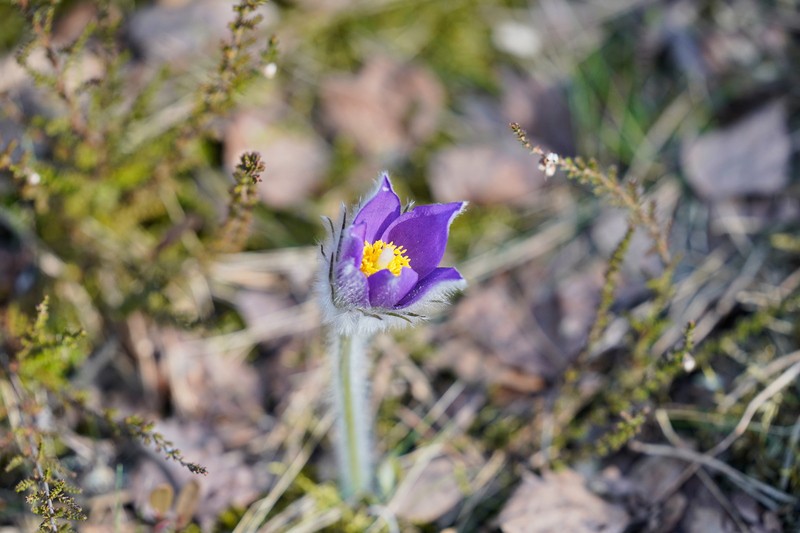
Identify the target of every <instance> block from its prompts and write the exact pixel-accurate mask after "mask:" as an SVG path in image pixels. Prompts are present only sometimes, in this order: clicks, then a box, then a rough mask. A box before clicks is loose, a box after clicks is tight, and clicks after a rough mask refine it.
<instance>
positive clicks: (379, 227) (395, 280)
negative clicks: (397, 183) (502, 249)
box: [323, 173, 466, 321]
mask: <svg viewBox="0 0 800 533" xmlns="http://www.w3.org/2000/svg"><path fill="white" fill-rule="evenodd" d="M465 206H466V202H453V203H448V204H432V205H423V206H417V207H414V208H413V209H410V210H407V211H405V212H402V211H401V206H400V199H399V198H398V197H397V194H395V192H394V190H393V189H392V183H391V181H389V176H388V175H387V174H386V173H384V174H382V175H381V177H380V178H379V180H378V186H377V188H376V190H375V192H374V193H373V195H372V196H371V197H370V198H369V199H367V200H366V201H365V202H363V203H362V205H361V207H360V208H359V209H358V210H357V211H356V213H355V216H354V217H353V218H352V222H351V221H349V220H348V217H347V216H344V217H343V221H342V225H341V227H340V228H339V229H338V231H337V230H336V229H335V228H334V226H333V224H332V223H331V231H332V234H333V236H332V242H331V244H332V246H330V247H328V249H327V250H326V249H325V247H323V257H324V259H325V261H326V264H327V272H326V273H325V275H326V276H327V280H325V282H326V285H328V286H329V290H328V291H326V292H327V293H328V294H327V295H328V296H329V297H330V301H331V303H332V308H329V309H328V314H329V317H328V318H329V321H332V320H334V319H335V316H330V315H331V314H333V315H339V316H341V315H342V314H348V313H353V312H356V313H360V314H361V315H363V316H367V317H372V318H379V319H381V320H384V319H390V318H392V317H394V318H401V319H406V320H409V319H414V318H424V317H423V316H422V315H420V313H424V312H426V310H427V308H428V307H429V306H430V304H431V303H441V300H442V298H443V297H445V296H447V295H449V294H450V293H452V292H454V291H456V290H459V289H461V288H463V287H464V286H465V282H464V278H462V277H461V274H459V273H458V271H457V270H456V269H455V268H452V267H440V266H439V262H440V261H441V260H442V256H443V255H444V251H445V247H446V246H447V236H448V233H449V230H450V223H451V222H452V221H453V219H454V218H455V217H456V216H457V215H458V214H459V213H461V212H462V211H463V210H464V207H465ZM328 307H331V306H328ZM351 318H352V317H351Z"/></svg>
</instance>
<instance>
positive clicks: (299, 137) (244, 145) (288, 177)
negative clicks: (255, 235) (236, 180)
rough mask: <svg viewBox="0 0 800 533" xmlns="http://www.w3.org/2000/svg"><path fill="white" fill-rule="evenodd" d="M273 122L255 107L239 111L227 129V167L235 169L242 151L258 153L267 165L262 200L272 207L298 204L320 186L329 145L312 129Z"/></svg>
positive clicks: (326, 166) (261, 190) (225, 157)
mask: <svg viewBox="0 0 800 533" xmlns="http://www.w3.org/2000/svg"><path fill="white" fill-rule="evenodd" d="M272 122H273V119H272V117H270V116H268V115H267V114H259V113H256V112H253V111H252V110H251V111H243V112H241V113H239V114H237V115H236V116H235V117H234V118H233V119H232V120H231V121H230V122H229V123H228V126H227V128H226V131H225V151H224V161H225V167H226V168H227V169H228V170H229V171H233V168H234V167H235V166H236V164H237V163H238V162H239V157H240V156H241V154H242V153H243V152H245V151H252V150H255V151H257V152H259V153H260V154H261V159H262V160H263V161H264V164H265V165H266V170H265V172H264V176H263V181H262V183H260V184H259V185H258V188H257V190H258V194H259V196H260V197H261V199H262V200H263V201H264V203H265V204H267V205H269V206H271V207H276V208H287V207H292V206H296V205H299V204H301V203H303V202H305V201H306V200H307V199H308V198H309V196H310V195H311V194H312V192H313V191H314V190H315V189H316V188H318V187H319V186H320V184H321V183H322V179H323V178H324V176H325V173H326V172H327V170H328V163H329V160H330V155H329V153H328V149H327V145H326V144H325V143H324V142H323V141H322V140H321V139H319V138H318V137H316V136H314V135H313V134H312V133H311V132H300V131H293V130H292V129H290V128H287V127H278V126H276V125H274V124H272Z"/></svg>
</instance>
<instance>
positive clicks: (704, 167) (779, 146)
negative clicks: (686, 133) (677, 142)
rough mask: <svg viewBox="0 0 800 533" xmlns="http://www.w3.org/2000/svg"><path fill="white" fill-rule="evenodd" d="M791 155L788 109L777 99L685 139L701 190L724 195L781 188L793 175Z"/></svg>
mask: <svg viewBox="0 0 800 533" xmlns="http://www.w3.org/2000/svg"><path fill="white" fill-rule="evenodd" d="M790 154H791V141H790V139H789V132H788V130H787V126H786V109H785V106H784V104H783V102H781V101H777V102H773V103H770V104H768V105H766V106H764V107H762V108H760V109H758V110H757V111H755V112H754V113H752V114H750V115H749V116H747V117H745V118H744V119H743V120H740V121H739V122H737V123H735V124H733V125H731V126H729V127H727V128H724V129H720V130H716V131H712V132H709V133H707V134H705V135H702V136H701V137H699V138H697V139H695V140H694V141H692V142H688V143H686V144H684V146H683V154H682V159H683V168H684V170H685V172H686V178H687V179H688V181H689V184H690V185H691V186H692V188H694V190H695V191H696V192H697V194H698V195H700V196H701V197H703V198H705V199H707V200H722V199H727V198H731V197H736V196H746V195H770V194H777V193H779V192H780V191H782V190H783V189H784V188H785V187H786V185H787V183H788V180H789V174H788V171H789V156H790Z"/></svg>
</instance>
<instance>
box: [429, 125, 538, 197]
mask: <svg viewBox="0 0 800 533" xmlns="http://www.w3.org/2000/svg"><path fill="white" fill-rule="evenodd" d="M428 176H429V182H430V186H431V191H432V192H433V197H434V198H435V199H436V201H438V202H453V201H457V200H469V201H470V202H474V203H478V204H484V205H491V204H508V203H514V204H525V203H528V202H530V200H531V199H532V195H533V194H534V193H536V191H538V190H539V188H540V187H541V186H542V184H543V183H544V174H543V173H542V172H541V171H540V170H538V169H537V168H536V165H535V161H534V159H533V158H531V157H530V155H529V154H527V153H526V152H525V150H522V149H520V146H519V144H518V143H516V142H515V141H514V140H513V139H509V140H508V141H505V142H491V143H482V144H472V145H462V146H455V147H452V148H446V149H444V150H442V151H441V152H439V153H438V154H436V155H435V156H434V158H433V160H432V161H431V164H430V167H429V171H428Z"/></svg>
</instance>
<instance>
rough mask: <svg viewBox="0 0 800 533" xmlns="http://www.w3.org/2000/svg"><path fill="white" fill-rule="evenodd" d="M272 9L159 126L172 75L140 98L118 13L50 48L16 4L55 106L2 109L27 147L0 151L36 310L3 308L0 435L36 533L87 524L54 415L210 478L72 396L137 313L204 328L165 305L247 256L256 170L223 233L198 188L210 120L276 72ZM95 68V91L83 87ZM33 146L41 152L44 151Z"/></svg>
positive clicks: (233, 202)
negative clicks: (196, 276)
mask: <svg viewBox="0 0 800 533" xmlns="http://www.w3.org/2000/svg"><path fill="white" fill-rule="evenodd" d="M263 3H264V2H261V1H254V0H242V1H241V2H239V3H238V4H236V5H235V6H234V17H233V20H232V21H231V23H230V24H229V31H230V33H229V37H228V38H227V39H226V40H224V41H223V43H222V44H221V47H220V50H219V54H220V59H219V62H218V64H217V66H216V67H215V68H214V69H213V70H212V71H211V72H208V73H207V76H206V78H205V79H206V80H207V81H206V82H205V83H203V84H200V85H199V86H198V85H197V84H185V85H184V86H186V87H194V88H193V89H191V91H192V92H189V93H187V94H185V95H179V96H181V97H185V98H187V99H188V100H189V101H191V102H192V105H191V106H190V107H188V108H186V112H185V113H184V114H183V115H182V116H181V117H180V118H179V119H178V120H171V121H167V122H164V121H157V120H155V117H156V116H163V115H159V113H161V112H163V111H164V106H170V105H172V103H173V99H174V97H175V95H174V94H173V93H172V92H171V91H174V90H175V86H171V85H167V84H166V83H165V81H166V80H167V79H168V78H169V76H170V74H171V73H170V72H169V71H168V69H167V68H162V69H161V70H158V71H150V72H148V73H147V74H145V79H144V81H143V82H140V83H132V80H131V79H130V69H127V68H126V66H127V65H128V64H129V63H130V62H131V55H130V52H129V51H128V50H126V49H125V48H124V45H123V43H122V42H121V40H120V39H119V34H120V29H121V24H122V22H123V20H124V11H125V9H126V7H125V6H122V5H118V4H117V3H115V2H108V1H103V2H97V3H95V4H93V6H92V8H93V9H94V14H93V17H92V19H91V21H90V22H89V23H88V24H86V26H85V28H84V29H83V30H82V31H81V33H80V35H79V36H78V37H77V38H76V39H75V40H74V41H72V42H69V43H66V44H64V43H56V40H55V39H54V25H55V23H56V21H57V19H58V17H59V14H60V12H61V9H62V7H63V5H62V3H61V2H60V1H59V0H31V1H28V0H16V1H14V2H13V6H14V8H16V10H17V11H16V14H15V16H18V17H21V19H22V20H24V22H25V23H24V25H23V36H22V43H23V44H21V45H20V46H19V47H18V48H17V52H16V59H17V62H18V63H19V65H21V66H22V67H23V68H24V69H25V71H26V72H27V74H28V76H29V77H30V79H31V80H33V82H34V83H35V85H36V86H37V88H38V89H39V90H40V91H42V93H43V94H45V95H47V99H46V104H47V105H48V106H52V112H51V110H50V109H48V108H44V109H42V110H41V111H40V112H39V114H34V115H31V114H29V113H22V112H21V110H20V109H19V108H17V107H16V106H17V104H16V103H15V102H14V101H13V100H9V101H8V102H4V103H3V110H4V111H5V112H7V113H8V114H9V116H11V117H15V118H18V119H19V120H20V121H21V122H22V126H23V127H24V133H23V134H22V138H21V139H12V140H10V141H9V142H3V143H2V145H0V148H2V150H0V173H2V174H3V175H4V176H6V177H9V178H10V180H11V181H10V184H11V186H10V187H9V188H4V190H3V192H2V194H1V195H0V210H2V214H3V217H4V222H5V221H6V220H7V221H8V225H9V227H10V228H13V230H12V231H14V232H15V233H17V234H18V237H19V239H18V240H19V241H20V242H21V245H20V246H19V249H20V253H30V254H31V256H33V257H34V258H35V259H34V267H35V269H36V270H37V271H38V273H39V279H38V283H37V284H36V285H35V286H34V287H33V288H31V289H29V292H30V293H31V294H38V295H40V296H39V298H40V299H41V300H42V303H41V304H40V305H39V306H38V307H37V310H36V312H35V313H32V312H31V310H30V309H29V307H28V305H29V304H28V303H27V299H26V298H16V299H14V300H13V301H12V303H9V304H7V305H6V304H3V305H4V306H3V307H0V363H1V365H0V392H2V402H3V403H2V406H0V422H2V424H3V425H5V426H7V427H8V428H9V429H10V430H11V431H12V434H13V435H14V439H13V443H14V444H15V449H14V451H13V452H9V453H8V454H6V459H5V461H4V462H5V463H6V465H7V466H8V467H9V469H10V470H13V472H10V475H15V476H16V477H17V479H20V478H21V479H22V481H20V482H19V483H18V485H17V489H18V490H19V491H20V492H25V493H27V501H28V503H29V505H30V507H31V509H32V510H33V512H34V513H36V514H38V515H40V516H42V517H43V518H44V520H43V521H42V523H41V526H40V530H42V531H61V530H65V529H70V524H71V522H72V521H74V520H79V519H81V518H82V517H83V512H82V511H81V508H80V504H79V498H78V497H76V496H75V493H76V492H78V491H77V488H76V487H75V486H73V485H72V483H71V481H70V479H71V475H70V472H69V470H68V469H67V468H66V467H65V466H64V465H63V463H62V461H61V457H60V455H61V454H63V449H64V447H63V443H62V442H61V441H60V440H59V437H58V433H59V431H58V429H59V428H58V425H57V423H56V424H55V425H52V424H51V425H48V424H45V423H44V422H42V421H41V420H48V419H50V418H49V417H52V416H54V413H58V417H56V418H60V417H61V416H62V415H64V414H66V413H70V414H71V415H74V416H76V417H78V418H79V419H83V420H88V421H89V425H90V427H92V428H95V430H96V431H99V432H101V433H104V434H106V435H109V436H112V437H117V438H125V439H135V440H139V441H141V442H142V443H144V444H146V445H148V446H150V447H151V448H153V449H155V450H156V451H157V452H160V453H162V454H163V455H164V456H165V457H167V458H168V459H171V460H174V461H176V462H178V463H179V464H181V465H183V466H184V467H186V468H187V469H189V470H190V471H191V472H193V473H197V474H203V473H205V469H204V468H203V467H202V466H201V465H198V464H195V463H192V462H190V461H188V460H186V459H185V458H184V457H183V455H182V453H181V451H180V450H178V449H177V448H175V446H174V445H173V444H172V443H171V442H169V441H168V440H166V439H165V438H164V437H163V436H162V435H161V434H160V433H158V432H157V431H155V430H154V426H153V424H152V423H150V422H147V421H145V420H144V419H142V418H141V417H137V416H130V417H127V418H124V419H122V420H120V419H119V418H118V417H117V416H116V415H115V414H114V413H113V412H110V411H109V412H96V411H94V410H93V409H92V408H91V407H90V406H89V405H88V402H87V401H86V399H85V397H84V396H83V395H82V394H81V392H80V391H79V390H74V385H73V384H72V383H71V381H70V380H71V377H72V374H73V373H74V372H76V371H77V369H79V368H80V367H81V365H82V364H83V362H84V361H85V360H86V358H87V357H88V355H89V354H90V353H91V352H92V351H93V350H95V349H96V348H97V346H98V345H99V343H101V342H103V339H104V338H107V336H108V335H109V333H110V332H114V331H119V330H120V328H122V329H123V330H124V328H125V324H126V321H127V319H128V317H129V316H130V315H131V314H133V313H142V314H144V315H145V316H148V317H150V318H151V319H152V320H159V321H162V322H163V323H172V324H175V325H177V326H179V327H187V326H195V327H196V326H198V325H199V324H201V323H202V321H203V320H204V319H205V318H206V317H207V316H208V310H207V308H204V307H203V306H202V305H197V306H195V307H194V308H192V307H187V306H186V305H178V304H176V303H175V299H174V298H171V297H170V296H169V295H171V294H176V293H180V292H182V291H184V289H185V284H186V279H188V278H189V277H191V273H192V272H194V271H196V270H197V269H203V268H205V265H207V264H208V262H209V261H210V259H211V258H213V257H214V256H215V255H216V254H218V253H220V252H222V251H236V250H240V249H242V248H243V247H244V246H245V239H246V237H247V234H248V228H249V221H250V213H251V211H252V209H253V207H254V204H255V198H256V194H255V187H256V186H257V183H258V182H259V181H260V179H261V178H260V176H261V174H262V173H263V172H264V170H265V167H264V163H263V162H262V161H261V158H260V156H259V155H258V154H257V153H246V154H244V155H243V156H242V158H241V161H240V164H239V165H238V167H237V169H236V171H235V172H234V184H233V186H232V187H231V189H230V195H229V201H228V203H227V207H228V214H227V216H226V217H224V218H223V219H222V220H219V216H218V215H217V213H216V212H215V208H214V195H213V193H212V194H210V195H205V196H204V195H202V194H198V193H197V189H198V183H197V180H196V178H195V175H196V173H197V171H198V169H201V168H205V167H206V166H207V165H208V158H209V157H210V156H209V152H208V150H207V146H208V144H209V142H210V141H211V139H213V122H214V120H215V119H218V118H220V117H222V116H224V115H225V113H227V112H228V111H230V109H231V108H232V106H233V105H234V102H235V101H236V98H237V95H238V94H240V93H241V92H242V91H243V90H244V89H245V88H246V87H247V86H248V85H249V84H251V83H252V82H254V81H255V80H258V79H261V78H262V77H263V74H262V72H263V67H264V65H265V64H266V63H267V62H270V61H273V60H274V58H275V54H276V42H275V41H274V40H267V41H266V42H265V41H262V40H259V38H258V28H259V23H260V22H261V18H262V17H261V15H260V14H259V13H258V7H259V6H260V5H261V4H263ZM3 9H6V8H5V7H4V8H3ZM41 58H43V59H44V60H43V61H42V60H41ZM87 58H89V59H91V60H92V61H94V62H96V64H97V65H98V72H100V73H101V74H100V75H98V76H90V77H86V76H84V75H83V74H82V72H84V70H83V69H82V65H83V62H84V61H86V60H87ZM170 95H172V96H170ZM154 123H155V124H157V125H158V127H156V128H153V127H152V125H153V124H154ZM34 140H35V142H36V143H44V144H46V146H47V148H48V149H47V150H46V151H35V150H34V148H33V146H34ZM221 183H224V181H223V180H221ZM223 186H224V185H223ZM42 297H43V298H42ZM23 471H24V472H25V473H23V474H21V476H20V475H19V472H23Z"/></svg>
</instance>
